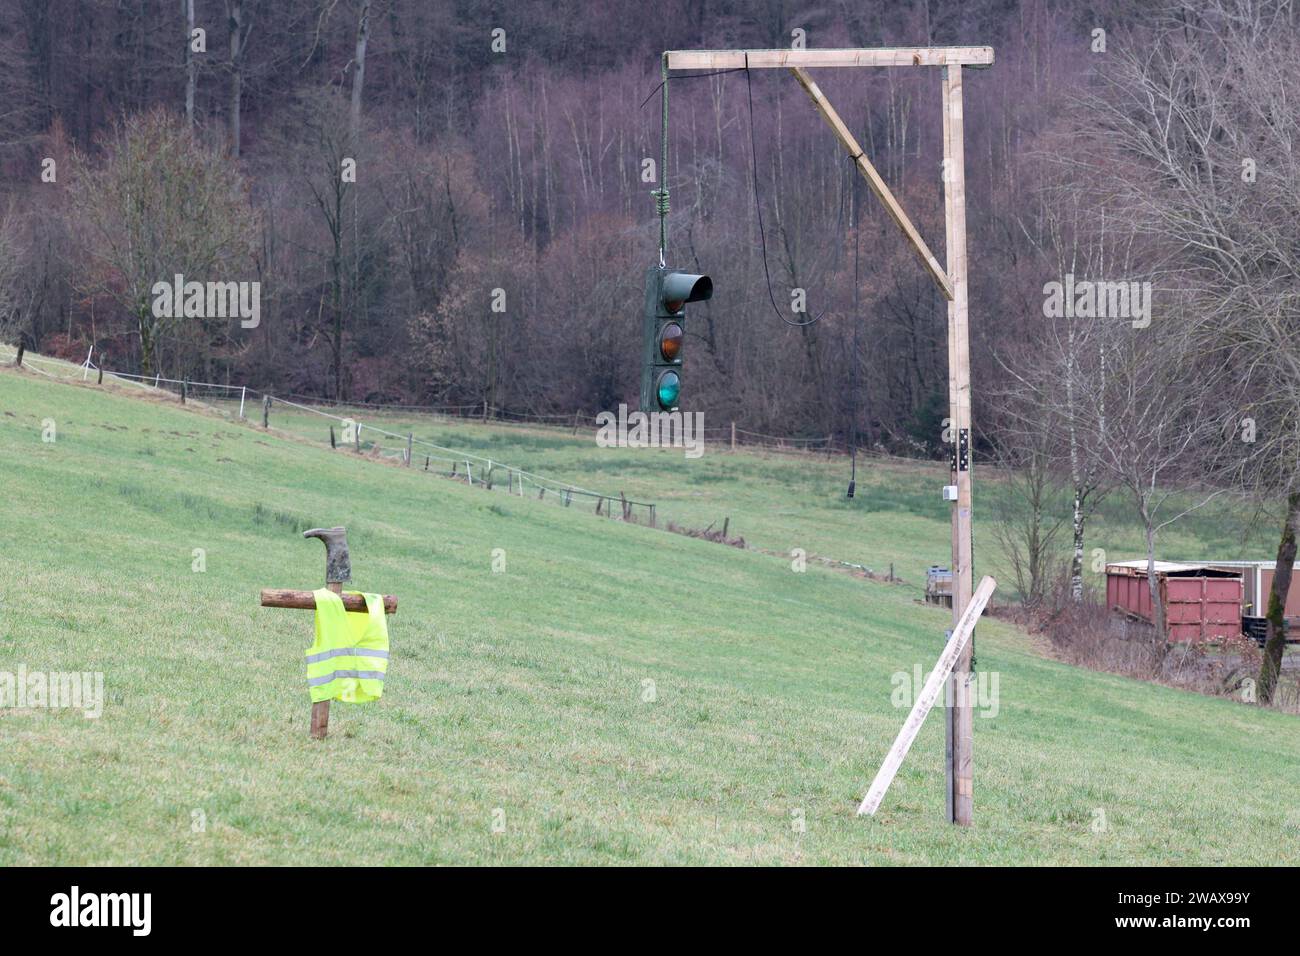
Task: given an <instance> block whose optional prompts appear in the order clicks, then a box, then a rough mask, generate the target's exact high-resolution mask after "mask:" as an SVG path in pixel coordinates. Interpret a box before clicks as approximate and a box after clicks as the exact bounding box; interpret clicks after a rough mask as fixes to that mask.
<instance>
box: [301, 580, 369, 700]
mask: <svg viewBox="0 0 1300 956" xmlns="http://www.w3.org/2000/svg"><path fill="white" fill-rule="evenodd" d="M349 593H353V594H356V593H359V592H355V591H353V592H349ZM314 594H315V596H316V640H315V643H313V644H312V646H311V647H309V648H307V652H306V655H307V689H308V691H309V692H310V694H311V699H312V701H313V702H315V701H322V700H341V701H345V702H347V703H352V704H359V703H365V702H366V701H372V700H378V699H379V698H380V697H381V696H382V695H383V693H384V675H385V674H386V673H387V671H388V620H387V618H386V617H385V615H384V599H383V597H382V596H381V595H378V594H365V595H362V596H363V597H364V598H365V602H366V613H364V614H361V613H351V614H350V613H348V611H347V610H346V609H345V608H344V607H343V599H342V598H341V597H339V595H337V594H335V593H334V592H333V591H331V590H330V589H329V588H321V589H320V590H319V591H315V592H314Z"/></svg>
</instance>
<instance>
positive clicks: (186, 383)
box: [181, 378, 190, 405]
mask: <svg viewBox="0 0 1300 956" xmlns="http://www.w3.org/2000/svg"><path fill="white" fill-rule="evenodd" d="M189 396H190V380H189V379H188V378H183V379H181V404H182V405H184V404H185V400H186V399H187V398H189Z"/></svg>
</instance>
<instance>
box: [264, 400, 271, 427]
mask: <svg viewBox="0 0 1300 956" xmlns="http://www.w3.org/2000/svg"><path fill="white" fill-rule="evenodd" d="M262 427H263V428H270V427H271V396H270V395H263V396H262Z"/></svg>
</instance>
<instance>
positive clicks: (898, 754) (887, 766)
mask: <svg viewBox="0 0 1300 956" xmlns="http://www.w3.org/2000/svg"><path fill="white" fill-rule="evenodd" d="M997 586H998V585H997V582H996V581H994V580H993V579H992V578H991V577H988V576H985V578H984V579H983V580H982V581H980V586H979V587H978V588H976V589H975V593H974V595H972V596H971V601H970V604H968V605H967V606H966V611H965V613H964V614H962V616H961V620H960V621H958V622H957V629H956V630H955V631H953V634H952V637H951V638H950V639H949V641H948V643H947V644H946V645H945V646H944V649H943V653H942V654H940V655H939V660H938V661H937V662H936V663H935V665H934V670H932V671H930V676H929V677H928V678H927V679H926V682H925V686H924V687H923V688H921V693H920V694H919V695H917V698H916V703H914V704H913V705H912V712H911V713H910V714H908V715H907V720H905V721H904V722H903V729H902V730H900V731H899V732H898V739H897V740H895V741H894V746H892V747H890V748H889V753H888V754H886V755H885V762H884V763H883V764H881V765H880V772H879V773H877V774H876V779H875V780H873V781H871V789H870V790H868V791H867V795H866V797H864V798H863V800H862V804H861V805H860V806H859V807H858V815H859V816H861V815H862V814H864V813H875V812H876V809H877V808H878V807H879V806H880V801H881V800H882V799H884V796H885V791H886V790H888V789H889V785H890V784H891V783H893V782H894V775H895V774H896V773H898V768H899V767H900V766H901V765H902V763H903V758H904V757H906V756H907V751H908V750H909V749H911V746H912V741H913V740H915V739H916V735H917V734H918V733H920V731H921V724H923V723H925V715H926V714H928V713H929V712H930V708H931V707H933V706H934V702H935V700H937V699H938V697H939V692H940V691H941V690H943V685H944V682H945V681H946V680H947V679H948V675H949V674H950V673H951V672H952V668H953V665H954V664H956V663H957V658H958V657H959V656H961V652H962V649H963V648H965V646H966V644H967V643H968V642H969V641H970V636H971V634H972V633H973V632H974V630H975V622H976V621H978V620H979V617H980V615H981V614H983V613H984V605H986V604H988V602H989V598H990V597H992V595H993V589H994V588H996V587H997Z"/></svg>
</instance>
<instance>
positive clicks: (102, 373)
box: [95, 365, 104, 385]
mask: <svg viewBox="0 0 1300 956" xmlns="http://www.w3.org/2000/svg"><path fill="white" fill-rule="evenodd" d="M95 384H96V385H103V384H104V366H102V365H101V366H100V367H99V381H97V382H96V383H95Z"/></svg>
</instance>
